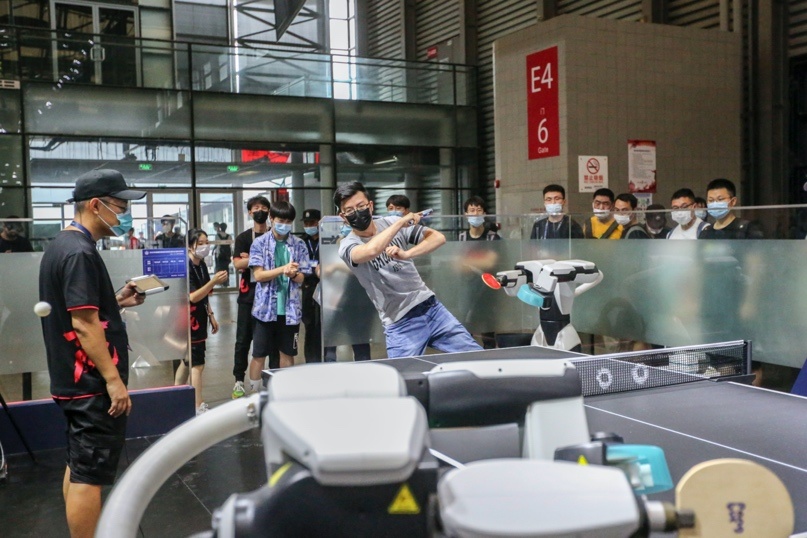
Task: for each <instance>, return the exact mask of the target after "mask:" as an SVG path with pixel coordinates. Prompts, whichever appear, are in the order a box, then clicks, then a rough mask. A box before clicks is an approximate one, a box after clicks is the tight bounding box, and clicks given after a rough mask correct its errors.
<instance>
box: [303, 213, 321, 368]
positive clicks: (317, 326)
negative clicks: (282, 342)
mask: <svg viewBox="0 0 807 538" xmlns="http://www.w3.org/2000/svg"><path fill="white" fill-rule="evenodd" d="M321 218H322V213H321V212H320V210H319V209H306V210H305V211H303V218H302V219H301V220H302V221H303V226H304V229H305V233H304V234H303V235H301V236H300V239H302V240H303V243H305V248H306V249H307V250H308V259H309V266H308V269H306V270H304V271H303V273H304V274H305V277H304V280H303V290H302V291H303V318H302V319H303V323H304V324H305V344H304V345H303V346H304V347H303V352H304V354H305V362H322V318H321V312H320V308H319V305H318V304H317V302H316V301H315V300H314V290H316V289H317V284H319V277H318V276H317V271H316V266H317V265H319V221H320V219H321ZM309 271H310V272H309Z"/></svg>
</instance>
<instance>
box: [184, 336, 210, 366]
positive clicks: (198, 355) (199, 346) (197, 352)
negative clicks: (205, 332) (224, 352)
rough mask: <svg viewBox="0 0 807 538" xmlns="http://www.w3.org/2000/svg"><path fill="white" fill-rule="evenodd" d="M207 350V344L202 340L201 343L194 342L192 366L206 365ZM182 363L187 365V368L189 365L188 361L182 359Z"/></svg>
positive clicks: (192, 344)
mask: <svg viewBox="0 0 807 538" xmlns="http://www.w3.org/2000/svg"><path fill="white" fill-rule="evenodd" d="M206 350H207V342H206V341H205V340H202V341H201V342H193V343H191V365H192V366H204V365H205V351H206ZM182 362H183V363H185V366H187V365H188V360H187V359H182Z"/></svg>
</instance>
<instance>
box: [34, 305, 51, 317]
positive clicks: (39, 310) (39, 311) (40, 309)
mask: <svg viewBox="0 0 807 538" xmlns="http://www.w3.org/2000/svg"><path fill="white" fill-rule="evenodd" d="M51 310H53V307H51V306H50V303H46V302H45V301H39V302H38V303H36V304H35V305H34V313H35V314H36V315H37V316H39V317H40V318H44V317H45V316H47V315H50V312H51Z"/></svg>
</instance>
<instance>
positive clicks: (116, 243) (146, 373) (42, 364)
mask: <svg viewBox="0 0 807 538" xmlns="http://www.w3.org/2000/svg"><path fill="white" fill-rule="evenodd" d="M0 221H2V228H5V227H6V226H7V225H13V227H14V228H15V229H16V230H17V231H18V232H19V233H18V235H19V236H20V237H23V238H31V239H33V241H31V243H32V245H31V246H32V247H33V248H35V249H36V251H35V252H12V253H9V252H2V253H0V383H2V390H3V393H4V396H5V397H6V399H8V400H15V399H19V398H20V395H21V393H25V392H26V387H25V386H23V383H24V381H23V379H24V376H20V375H19V374H25V373H32V374H33V375H32V380H33V381H32V383H31V384H32V386H29V387H27V390H28V391H30V393H31V396H32V397H33V398H37V399H38V398H48V397H49V396H50V391H49V389H50V386H49V380H48V375H47V362H46V359H45V346H44V341H43V338H42V329H41V325H40V323H39V318H38V317H37V316H36V314H35V313H34V310H33V306H34V304H36V303H37V302H38V301H39V282H38V277H37V275H39V265H40V261H41V259H42V255H43V251H44V250H47V245H48V243H49V242H50V240H51V239H53V237H54V236H55V235H56V234H57V233H59V230H61V229H62V228H63V227H64V225H65V224H69V221H67V222H65V221H63V220H56V221H53V220H51V221H48V220H44V219H38V220H32V219H7V218H6V219H0ZM185 226H186V225H185ZM3 236H5V233H4V234H3ZM185 241H186V239H185V237H182V242H181V247H180V248H167V249H161V248H142V245H141V246H136V244H134V243H132V242H130V241H128V240H127V238H126V236H124V238H123V239H119V238H109V239H106V240H102V241H99V242H98V248H99V250H100V253H101V257H102V259H103V260H104V263H105V265H106V267H107V270H108V272H109V276H110V279H111V281H112V284H113V286H115V288H116V289H117V288H119V287H121V286H123V285H124V284H125V283H126V281H127V280H128V279H131V278H133V277H136V276H140V275H143V274H156V275H157V276H159V277H160V278H161V279H162V280H163V281H164V282H165V283H166V284H168V286H169V287H168V289H167V290H166V291H164V292H162V293H157V294H152V295H148V296H147V297H146V301H145V302H144V304H142V305H140V306H137V307H134V308H126V309H124V310H123V312H122V313H123V319H124V321H125V322H126V330H127V333H128V336H129V345H130V348H131V349H130V351H129V365H130V368H131V370H130V376H129V388H130V389H138V388H149V387H159V386H166V385H173V384H174V370H173V364H172V363H173V362H174V361H177V360H180V359H183V358H187V357H188V355H189V338H190V337H189V302H188V277H187V264H188V261H187V260H188V254H187V248H186V246H185ZM132 247H134V248H132ZM211 267H212V266H211Z"/></svg>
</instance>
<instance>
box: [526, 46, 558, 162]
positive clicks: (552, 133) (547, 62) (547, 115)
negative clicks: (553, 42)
mask: <svg viewBox="0 0 807 538" xmlns="http://www.w3.org/2000/svg"><path fill="white" fill-rule="evenodd" d="M559 82H560V78H559V77H558V47H550V48H548V49H544V50H542V51H539V52H534V53H532V54H530V55H529V56H527V136H528V147H529V158H530V159H543V158H545V157H556V156H558V155H560V119H559V118H560V113H559V111H558V84H559Z"/></svg>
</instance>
